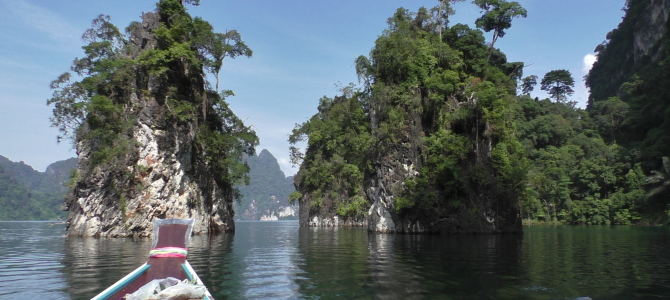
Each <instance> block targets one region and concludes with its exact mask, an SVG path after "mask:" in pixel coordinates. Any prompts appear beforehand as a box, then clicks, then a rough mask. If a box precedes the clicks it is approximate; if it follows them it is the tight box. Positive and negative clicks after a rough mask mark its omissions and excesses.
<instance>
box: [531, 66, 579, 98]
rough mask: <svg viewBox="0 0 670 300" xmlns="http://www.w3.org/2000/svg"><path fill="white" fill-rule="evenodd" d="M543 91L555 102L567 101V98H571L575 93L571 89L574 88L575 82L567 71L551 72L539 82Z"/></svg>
mask: <svg viewBox="0 0 670 300" xmlns="http://www.w3.org/2000/svg"><path fill="white" fill-rule="evenodd" d="M540 84H541V87H540V89H542V90H543V91H546V92H547V93H549V95H551V96H552V97H553V98H554V99H556V102H566V101H568V96H571V95H572V94H573V93H574V92H575V91H573V90H572V87H574V86H575V80H574V79H573V78H572V74H570V71H568V70H553V71H550V72H548V73H547V74H545V75H544V77H543V78H542V82H540Z"/></svg>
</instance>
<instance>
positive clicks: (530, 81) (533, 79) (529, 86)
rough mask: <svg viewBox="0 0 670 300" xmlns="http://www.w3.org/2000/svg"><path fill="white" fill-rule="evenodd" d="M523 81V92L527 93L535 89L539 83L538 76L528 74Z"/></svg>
mask: <svg viewBox="0 0 670 300" xmlns="http://www.w3.org/2000/svg"><path fill="white" fill-rule="evenodd" d="M521 81H522V83H521V92H522V93H523V94H525V95H528V94H530V92H532V91H533V90H534V89H535V86H536V85H537V76H535V75H530V76H526V77H524V78H523V79H522V80H521Z"/></svg>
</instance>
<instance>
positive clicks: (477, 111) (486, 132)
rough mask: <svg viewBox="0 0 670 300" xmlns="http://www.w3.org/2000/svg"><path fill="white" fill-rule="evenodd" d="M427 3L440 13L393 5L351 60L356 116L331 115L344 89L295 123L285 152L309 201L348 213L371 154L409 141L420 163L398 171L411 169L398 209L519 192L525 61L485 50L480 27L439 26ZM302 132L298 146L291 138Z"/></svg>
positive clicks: (374, 164) (460, 207)
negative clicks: (368, 46)
mask: <svg viewBox="0 0 670 300" xmlns="http://www.w3.org/2000/svg"><path fill="white" fill-rule="evenodd" d="M432 11H433V12H437V13H438V18H433V17H431V15H430V14H429V11H428V10H426V9H424V8H421V9H419V10H418V11H417V12H410V11H408V10H406V9H398V10H397V11H396V12H395V14H394V15H393V16H392V17H391V18H389V20H388V24H389V27H388V29H387V30H385V31H384V33H383V34H382V35H381V36H380V37H379V38H378V39H377V41H376V42H375V47H374V48H373V49H372V50H371V52H370V57H369V58H366V57H363V56H361V57H359V58H357V59H356V71H357V73H358V76H359V80H360V81H361V82H362V83H363V87H362V88H361V89H360V91H359V93H355V98H357V99H358V101H356V102H353V103H356V104H357V106H360V118H359V117H356V118H353V117H350V118H338V117H337V114H339V113H341V111H342V107H347V106H344V105H342V104H343V103H346V102H345V100H347V99H349V100H352V99H351V98H348V97H344V98H336V99H335V100H333V99H330V98H323V99H321V101H320V105H319V113H318V114H317V115H315V116H314V117H313V118H312V119H310V121H308V122H306V123H304V124H302V125H299V126H297V127H296V129H295V130H294V131H293V134H292V135H291V137H290V138H289V141H290V142H291V143H292V144H293V145H294V146H293V147H292V148H291V152H292V154H291V156H292V160H293V162H294V163H300V162H302V165H301V169H300V172H299V179H300V180H299V181H300V183H301V185H300V186H299V187H298V191H299V192H300V193H302V194H303V195H305V194H310V195H311V199H313V200H312V201H313V202H312V205H313V206H314V207H321V206H322V205H326V204H327V203H330V202H333V203H334V204H333V206H334V207H336V208H337V211H338V214H340V215H344V214H347V215H352V214H353V213H351V212H350V211H351V210H352V208H353V207H357V206H358V205H357V203H362V202H361V199H363V197H365V194H364V193H362V184H363V182H364V181H365V180H368V179H369V178H370V176H372V174H374V173H373V170H374V169H375V168H380V167H381V166H379V164H380V162H379V161H373V159H374V157H375V156H376V155H377V154H379V153H381V154H380V155H382V156H386V155H388V156H393V155H396V154H397V153H399V152H401V151H407V153H411V151H412V149H416V151H417V152H419V153H421V154H420V157H418V158H417V159H418V160H420V162H418V163H417V165H422V167H421V169H420V170H419V169H413V168H414V167H415V165H412V166H406V170H397V171H398V172H407V173H408V174H409V175H408V176H406V177H405V178H404V182H403V183H404V186H400V187H397V188H395V189H394V190H393V191H392V193H393V195H394V199H395V210H396V213H398V214H405V213H415V212H430V213H433V214H434V213H436V212H437V214H449V213H453V212H458V211H465V210H468V211H469V210H474V211H477V210H478V209H480V208H479V206H472V203H473V201H472V200H473V198H476V197H478V196H477V195H481V194H484V193H486V194H487V196H488V193H491V191H493V190H496V191H497V192H499V193H500V195H499V197H498V198H499V199H500V200H499V202H498V203H500V204H501V205H500V206H501V207H513V206H515V205H516V204H513V203H516V202H518V199H519V197H523V182H524V181H525V170H526V168H527V167H526V164H527V163H526V160H525V158H524V157H523V155H524V151H523V147H522V146H521V144H520V143H519V142H518V141H517V138H516V137H515V135H514V126H513V118H514V110H513V104H514V102H515V99H514V97H512V94H513V93H514V91H515V90H516V80H518V78H517V77H519V76H520V74H521V68H522V66H523V64H522V63H508V62H507V61H506V59H505V56H504V54H502V53H500V52H492V51H489V46H488V45H486V43H485V39H484V36H483V33H482V32H481V31H480V30H473V29H471V28H469V27H468V26H466V25H462V24H457V25H454V26H453V27H451V28H450V27H448V26H446V22H445V16H441V17H440V16H439V14H444V13H445V12H448V10H446V9H445V8H444V3H441V6H440V7H438V8H435V9H433V10H432ZM507 28H509V27H506V28H504V29H507ZM501 30H502V29H501ZM498 34H499V33H498ZM503 34H504V32H503ZM489 52H490V53H491V55H490V58H491V60H490V61H491V62H490V63H489V62H488V61H487V59H488V57H487V55H488V53H489ZM482 78H485V79H482ZM510 78H514V79H515V80H510ZM338 99H339V100H338ZM348 107H351V106H348ZM349 111H354V110H351V109H350V110H349ZM357 120H365V122H360V123H359V122H358V121H357ZM353 122H356V124H351V123H353ZM358 124H360V125H358ZM361 125H362V126H361ZM352 128H358V129H356V130H352ZM347 133H348V134H347ZM343 137H347V138H346V139H345V138H343ZM352 140H354V141H352ZM302 141H306V142H307V144H308V148H307V152H306V153H305V154H303V153H302V152H300V151H298V148H297V147H295V145H296V144H297V143H299V142H302ZM341 141H351V142H349V143H343V142H341ZM357 145H364V146H357ZM402 153H406V152H402ZM361 159H362V160H361ZM384 167H388V166H384ZM342 175H345V176H342ZM341 178H347V180H346V181H342V179H341ZM333 191H334V192H335V193H332V192H333ZM307 198H309V197H307ZM480 202H481V201H477V203H480ZM315 203H316V204H315ZM358 207H359V208H358V210H359V211H361V212H364V213H367V212H366V211H363V208H364V207H363V206H358Z"/></svg>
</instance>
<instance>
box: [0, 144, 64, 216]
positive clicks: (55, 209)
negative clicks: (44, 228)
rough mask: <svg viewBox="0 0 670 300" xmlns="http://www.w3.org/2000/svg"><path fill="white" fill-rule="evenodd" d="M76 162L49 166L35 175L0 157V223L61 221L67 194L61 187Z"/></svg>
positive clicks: (31, 168)
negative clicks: (7, 221) (11, 221)
mask: <svg viewBox="0 0 670 300" xmlns="http://www.w3.org/2000/svg"><path fill="white" fill-rule="evenodd" d="M76 166H77V159H76V158H70V159H67V160H61V161H58V162H55V163H53V164H51V165H49V166H48V167H47V169H46V171H45V172H39V171H37V170H35V169H33V167H31V166H29V165H27V164H25V163H24V162H13V161H11V160H9V159H8V158H6V157H4V156H1V155H0V207H2V209H0V220H56V219H64V218H65V216H66V213H65V212H63V211H61V210H60V207H61V204H62V203H63V197H64V195H65V193H67V187H66V186H65V185H64V184H65V183H66V182H67V181H68V180H69V179H70V170H72V169H74V168H75V167H76Z"/></svg>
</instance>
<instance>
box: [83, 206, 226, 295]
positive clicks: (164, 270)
mask: <svg viewBox="0 0 670 300" xmlns="http://www.w3.org/2000/svg"><path fill="white" fill-rule="evenodd" d="M192 224H193V220H180V219H170V220H156V221H155V222H154V244H153V247H152V248H154V250H152V252H154V251H155V250H156V249H166V248H168V249H169V248H174V249H177V250H178V251H177V252H178V253H177V252H175V253H172V254H167V255H159V254H155V255H153V254H150V257H149V258H148V259H147V262H146V263H145V264H143V265H141V266H140V267H138V268H137V269H135V270H134V271H132V272H130V273H129V274H128V275H126V276H125V277H123V278H121V279H120V280H119V281H117V282H116V283H114V284H113V285H111V286H110V287H108V288H107V289H105V290H104V291H102V292H101V293H100V294H98V295H97V296H95V297H93V298H92V299H93V300H108V299H112V300H118V299H124V297H125V296H126V295H127V294H132V293H134V292H136V291H137V290H139V289H140V288H141V287H143V286H145V285H146V284H148V283H150V282H151V281H153V280H154V279H165V278H168V277H173V278H176V279H178V280H180V281H184V280H188V282H190V283H194V284H196V285H198V286H203V287H204V286H205V285H204V283H203V282H202V280H201V279H200V277H199V276H198V274H197V273H196V272H195V270H193V267H192V266H191V264H189V262H188V261H187V260H186V255H183V254H181V253H187V252H186V247H187V246H188V242H189V241H190V235H191V226H192ZM168 252H170V251H168ZM203 299H206V300H213V299H214V298H213V297H212V295H211V294H210V293H209V291H207V290H205V296H204V297H203Z"/></svg>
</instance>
